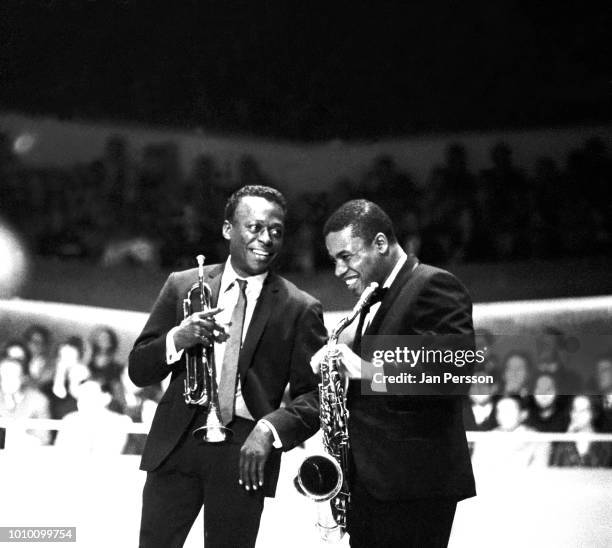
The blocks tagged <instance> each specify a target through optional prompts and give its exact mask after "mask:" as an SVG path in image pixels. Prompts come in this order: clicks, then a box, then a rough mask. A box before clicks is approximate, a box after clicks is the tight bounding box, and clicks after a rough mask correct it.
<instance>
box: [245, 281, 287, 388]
mask: <svg viewBox="0 0 612 548" xmlns="http://www.w3.org/2000/svg"><path fill="white" fill-rule="evenodd" d="M277 293H278V279H277V276H276V275H275V274H273V273H272V272H270V273H269V274H268V276H267V277H266V279H265V281H264V284H263V287H262V288H261V293H260V294H259V299H257V304H256V305H255V310H254V311H253V317H252V318H251V322H250V323H249V330H248V331H247V334H246V337H245V338H244V343H243V344H242V348H241V349H240V357H239V358H238V371H239V372H240V381H241V382H243V381H244V376H245V375H246V372H247V370H248V369H249V367H250V366H251V363H252V361H253V353H254V352H255V348H257V343H258V342H259V339H260V338H261V335H262V333H263V330H264V328H265V326H266V324H267V323H268V319H269V318H270V314H271V313H272V310H274V306H275V303H276V298H277Z"/></svg>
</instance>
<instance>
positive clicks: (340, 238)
mask: <svg viewBox="0 0 612 548" xmlns="http://www.w3.org/2000/svg"><path fill="white" fill-rule="evenodd" d="M325 244H326V245H327V250H328V251H329V253H330V255H337V254H338V253H342V252H343V251H349V252H352V251H355V250H356V249H361V248H362V247H363V246H364V240H363V238H361V237H360V236H354V235H353V229H352V227H350V226H347V227H345V228H343V229H342V230H338V231H337V232H330V233H329V234H328V235H327V236H326V237H325Z"/></svg>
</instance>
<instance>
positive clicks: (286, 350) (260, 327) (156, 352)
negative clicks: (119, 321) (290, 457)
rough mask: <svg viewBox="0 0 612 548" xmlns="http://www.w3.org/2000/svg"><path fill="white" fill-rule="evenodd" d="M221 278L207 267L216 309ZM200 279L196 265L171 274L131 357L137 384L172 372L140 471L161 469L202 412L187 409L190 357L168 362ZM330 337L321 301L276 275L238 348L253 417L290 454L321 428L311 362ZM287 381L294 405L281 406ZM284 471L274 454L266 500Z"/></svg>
mask: <svg viewBox="0 0 612 548" xmlns="http://www.w3.org/2000/svg"><path fill="white" fill-rule="evenodd" d="M222 273H223V265H212V266H208V267H205V282H206V283H208V284H209V285H210V287H211V289H212V292H213V305H215V304H216V302H217V299H218V293H219V286H220V283H221V275H222ZM196 281H197V269H195V268H194V269H191V270H186V271H182V272H175V273H172V274H171V275H170V276H169V278H168V280H167V281H166V283H165V285H164V287H163V288H162V290H161V293H160V294H159V297H158V298H157V301H156V302H155V305H154V306H153V310H152V311H151V315H150V316H149V319H148V321H147V323H146V325H145V327H144V329H143V331H142V333H141V334H140V336H139V337H138V339H137V340H136V342H135V343H134V348H133V349H132V352H131V353H130V357H129V374H130V378H131V379H132V381H133V382H134V383H135V384H136V385H137V386H147V385H150V384H155V383H159V382H160V381H161V380H162V379H164V378H165V377H166V375H168V373H171V374H172V377H171V381H170V385H169V386H168V390H167V391H166V393H165V394H164V396H163V398H162V400H161V401H160V403H159V406H158V408H157V412H156V413H155V418H154V419H153V424H152V426H151V430H150V432H149V436H148V439H147V444H146V446H145V450H144V453H143V456H142V462H141V469H142V470H147V471H151V470H155V469H156V468H157V467H158V466H159V465H160V464H161V463H162V461H163V460H164V459H165V458H166V457H167V456H168V455H169V454H170V452H171V451H172V450H173V449H174V447H175V446H176V445H177V443H178V442H179V440H180V438H181V436H182V435H183V433H184V432H185V430H186V429H187V428H188V426H189V424H190V422H191V421H192V419H193V417H194V414H195V413H196V409H197V407H196V406H188V405H186V404H185V401H184V398H183V381H184V379H185V366H184V360H180V361H179V362H177V363H174V364H172V365H168V364H167V363H166V335H167V333H168V331H169V330H170V329H171V328H172V327H174V326H175V325H178V324H179V323H180V322H181V321H182V319H183V308H182V300H183V298H184V297H185V296H186V294H187V291H188V290H189V288H190V287H191V286H192V285H193V284H194V283H195V282H196ZM326 337H327V332H326V330H325V326H324V325H323V314H322V309H321V305H320V304H319V302H318V301H316V300H315V299H313V298H312V297H311V296H310V295H308V294H307V293H305V292H303V291H301V290H299V289H298V288H297V287H295V286H294V285H293V284H292V283H290V282H288V281H287V280H285V279H284V278H281V277H280V276H278V275H276V274H274V273H272V272H270V273H269V274H268V276H267V278H266V280H265V282H264V285H263V287H262V290H261V294H260V296H259V299H258V301H257V305H256V307H255V310H254V312H253V317H252V319H251V322H250V324H249V329H248V331H247V334H246V337H245V339H244V343H243V346H242V349H241V351H240V358H239V363H238V369H239V375H240V382H241V387H242V394H243V397H244V400H245V403H246V405H247V407H248V409H249V411H250V413H251V415H253V418H254V419H255V420H259V419H260V418H262V417H265V418H266V419H267V420H268V421H270V423H271V424H273V425H274V427H275V428H276V430H277V432H278V434H279V437H280V438H281V441H282V443H283V450H285V451H286V450H289V449H291V448H293V447H295V446H296V445H297V444H299V443H301V442H302V441H304V440H305V439H307V438H308V437H310V436H312V435H313V434H314V433H315V432H316V431H317V429H318V428H319V410H318V409H319V407H318V388H317V387H318V379H317V377H316V376H315V375H314V374H313V373H312V370H311V368H310V365H309V361H310V358H311V356H312V355H313V354H314V353H315V352H316V351H317V350H318V349H319V348H320V347H321V346H323V344H324V343H325V340H326ZM287 383H289V385H290V397H291V402H290V403H289V404H288V405H287V406H286V407H282V408H279V406H280V403H281V399H282V397H283V393H284V391H285V388H286V386H287ZM279 466H280V453H279V452H278V451H273V452H272V454H271V455H270V458H269V461H268V464H267V467H266V486H265V489H266V495H270V496H271V495H273V494H274V491H275V488H276V480H277V478H278V470H279Z"/></svg>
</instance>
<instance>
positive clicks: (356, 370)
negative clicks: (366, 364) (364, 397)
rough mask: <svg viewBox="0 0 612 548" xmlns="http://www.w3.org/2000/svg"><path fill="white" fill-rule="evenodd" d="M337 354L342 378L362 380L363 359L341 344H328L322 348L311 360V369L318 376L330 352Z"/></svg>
mask: <svg viewBox="0 0 612 548" xmlns="http://www.w3.org/2000/svg"><path fill="white" fill-rule="evenodd" d="M330 351H331V352H337V353H338V357H339V358H340V360H339V363H340V366H339V371H340V373H341V374H342V376H344V377H346V378H349V379H361V378H362V369H361V366H362V363H361V357H360V356H358V355H357V354H355V352H353V351H352V350H351V349H350V348H349V347H348V346H347V345H346V344H343V343H339V344H335V345H329V344H326V345H325V346H323V347H322V348H320V349H319V350H318V351H317V352H316V353H315V354H314V355H313V356H312V358H310V367H311V368H312V370H313V371H314V373H315V375H318V374H319V372H320V370H321V362H322V361H323V360H324V359H325V358H326V356H327V354H328V353H329V352H330Z"/></svg>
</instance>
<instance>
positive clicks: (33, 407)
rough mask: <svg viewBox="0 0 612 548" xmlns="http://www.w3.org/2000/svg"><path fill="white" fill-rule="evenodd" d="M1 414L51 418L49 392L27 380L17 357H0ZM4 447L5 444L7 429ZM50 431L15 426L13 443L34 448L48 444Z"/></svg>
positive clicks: (12, 434) (2, 415)
mask: <svg viewBox="0 0 612 548" xmlns="http://www.w3.org/2000/svg"><path fill="white" fill-rule="evenodd" d="M0 416H1V417H9V418H14V419H48V418H50V413H49V401H48V399H47V398H46V397H45V395H44V394H43V393H42V392H41V391H40V390H38V389H37V388H35V387H33V386H29V385H28V383H27V376H26V374H25V369H24V365H23V364H22V363H21V362H19V361H17V360H15V359H13V358H8V357H6V358H2V359H1V360H0ZM1 438H2V439H0V442H1V443H0V448H3V447H4V432H3V433H2V436H1ZM49 441H50V435H49V431H48V430H22V429H20V428H19V427H14V428H11V431H10V439H9V442H8V444H9V446H10V448H13V447H25V448H27V447H31V446H33V445H47V444H48V443H49Z"/></svg>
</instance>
